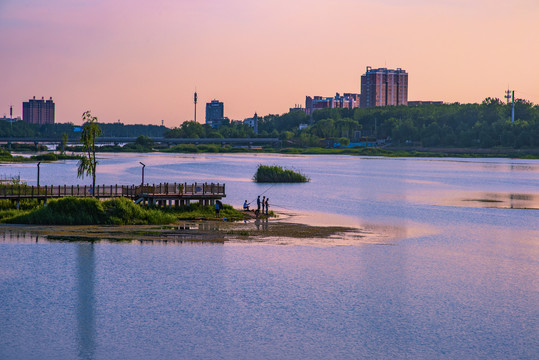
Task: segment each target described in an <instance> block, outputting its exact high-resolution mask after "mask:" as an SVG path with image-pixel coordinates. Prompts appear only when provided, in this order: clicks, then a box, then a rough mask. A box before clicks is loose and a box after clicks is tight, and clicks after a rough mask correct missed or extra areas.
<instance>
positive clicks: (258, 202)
mask: <svg viewBox="0 0 539 360" xmlns="http://www.w3.org/2000/svg"><path fill="white" fill-rule="evenodd" d="M256 209H257V210H258V212H260V195H258V198H257V199H256Z"/></svg>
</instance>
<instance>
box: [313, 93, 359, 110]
mask: <svg viewBox="0 0 539 360" xmlns="http://www.w3.org/2000/svg"><path fill="white" fill-rule="evenodd" d="M360 98H361V97H360V95H359V94H353V93H344V94H343V95H342V96H341V95H340V94H339V93H336V94H335V96H334V97H323V96H314V97H310V96H306V97H305V113H306V114H307V115H311V114H312V113H313V111H315V110H319V109H337V108H348V109H353V108H357V107H359V103H360Z"/></svg>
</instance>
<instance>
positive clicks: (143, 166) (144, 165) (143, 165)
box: [139, 161, 146, 186]
mask: <svg viewBox="0 0 539 360" xmlns="http://www.w3.org/2000/svg"><path fill="white" fill-rule="evenodd" d="M139 163H140V165H142V184H141V186H144V168H145V167H146V164H144V163H142V162H140V161H139Z"/></svg>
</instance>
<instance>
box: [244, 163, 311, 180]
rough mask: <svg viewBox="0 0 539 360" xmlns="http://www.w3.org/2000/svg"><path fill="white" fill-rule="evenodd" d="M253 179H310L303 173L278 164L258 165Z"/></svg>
mask: <svg viewBox="0 0 539 360" xmlns="http://www.w3.org/2000/svg"><path fill="white" fill-rule="evenodd" d="M253 180H254V181H256V182H266V183H267V182H271V183H277V182H288V183H290V182H308V181H310V179H309V178H308V177H306V176H305V175H303V174H301V173H299V172H296V171H293V170H290V169H283V168H282V167H280V166H277V165H274V166H268V165H262V164H260V165H258V169H257V171H256V173H255V175H254V176H253Z"/></svg>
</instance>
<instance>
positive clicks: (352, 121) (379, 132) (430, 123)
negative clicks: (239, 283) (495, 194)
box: [259, 98, 539, 148]
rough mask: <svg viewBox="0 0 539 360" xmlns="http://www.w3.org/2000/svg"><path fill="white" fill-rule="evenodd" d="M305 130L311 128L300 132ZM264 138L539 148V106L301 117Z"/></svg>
mask: <svg viewBox="0 0 539 360" xmlns="http://www.w3.org/2000/svg"><path fill="white" fill-rule="evenodd" d="M299 124H307V125H309V126H307V127H305V128H304V129H302V130H299ZM259 129H260V130H261V132H260V136H265V135H269V134H271V135H276V134H278V135H279V136H280V137H281V138H282V139H283V140H289V142H290V143H296V144H298V145H300V146H315V145H316V144H317V143H319V142H320V140H321V139H336V140H339V141H340V142H341V144H342V143H343V142H344V143H345V144H347V141H352V142H354V141H361V140H365V139H366V138H368V139H371V140H372V139H387V140H388V141H390V142H391V143H392V144H393V145H401V146H406V145H421V146H424V147H479V148H491V147H496V146H502V147H510V148H537V147H539V106H537V105H533V104H532V103H531V102H528V101H526V100H520V99H518V100H516V102H515V121H514V123H512V122H511V104H505V103H503V102H502V101H500V100H499V99H493V98H487V99H485V100H484V101H483V102H482V103H481V104H458V103H454V104H442V105H422V106H388V107H374V108H366V109H322V110H317V111H315V112H314V113H313V116H312V118H310V117H309V116H307V115H305V114H304V113H303V112H299V111H295V112H290V113H288V114H284V115H280V116H276V115H273V116H271V115H270V116H266V117H264V119H263V120H262V122H261V123H260V124H259Z"/></svg>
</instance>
